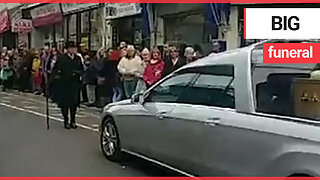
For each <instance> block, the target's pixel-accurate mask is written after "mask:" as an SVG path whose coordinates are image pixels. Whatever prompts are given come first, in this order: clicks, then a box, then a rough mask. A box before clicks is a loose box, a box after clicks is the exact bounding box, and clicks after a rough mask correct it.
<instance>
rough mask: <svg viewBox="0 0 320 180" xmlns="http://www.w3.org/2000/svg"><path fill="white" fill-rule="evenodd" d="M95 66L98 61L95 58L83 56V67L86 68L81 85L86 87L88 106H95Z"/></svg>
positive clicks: (96, 75)
mask: <svg viewBox="0 0 320 180" xmlns="http://www.w3.org/2000/svg"><path fill="white" fill-rule="evenodd" d="M97 64H98V61H97V60H96V59H95V58H93V57H90V56H89V55H86V56H84V65H85V67H86V68H85V71H84V74H83V84H84V85H85V86H86V92H87V97H88V104H87V105H88V106H95V103H96V84H97V78H98V69H97V68H98V67H97V66H98V65H97Z"/></svg>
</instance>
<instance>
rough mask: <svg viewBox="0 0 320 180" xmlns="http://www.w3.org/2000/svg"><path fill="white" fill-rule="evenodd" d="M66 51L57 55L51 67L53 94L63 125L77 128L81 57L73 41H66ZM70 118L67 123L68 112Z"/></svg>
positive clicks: (81, 67) (81, 68)
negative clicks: (59, 109)
mask: <svg viewBox="0 0 320 180" xmlns="http://www.w3.org/2000/svg"><path fill="white" fill-rule="evenodd" d="M66 48H67V53H66V54H63V55H60V56H58V58H57V62H56V64H55V66H54V68H53V78H54V80H55V81H56V82H55V83H56V86H57V88H56V91H55V92H53V93H56V94H55V95H54V97H55V101H56V102H57V104H58V107H59V108H61V112H62V115H63V118H64V127H65V128H66V129H70V127H71V128H74V129H75V128H77V126H76V122H75V116H76V111H77V107H78V106H79V103H80V88H81V75H82V73H83V66H82V62H81V58H80V57H79V56H77V55H76V52H77V47H76V46H75V43H74V42H72V41H71V42H67V44H66ZM69 111H70V120H71V123H70V124H69V117H68V114H69Z"/></svg>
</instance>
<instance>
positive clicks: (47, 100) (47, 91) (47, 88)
mask: <svg viewBox="0 0 320 180" xmlns="http://www.w3.org/2000/svg"><path fill="white" fill-rule="evenodd" d="M46 114H47V130H49V129H50V123H49V120H50V118H49V82H48V80H46Z"/></svg>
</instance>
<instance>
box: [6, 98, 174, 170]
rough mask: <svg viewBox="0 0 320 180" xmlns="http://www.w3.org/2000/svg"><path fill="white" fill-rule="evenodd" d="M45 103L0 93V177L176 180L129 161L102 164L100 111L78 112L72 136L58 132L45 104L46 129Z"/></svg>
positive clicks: (54, 109)
mask: <svg viewBox="0 0 320 180" xmlns="http://www.w3.org/2000/svg"><path fill="white" fill-rule="evenodd" d="M44 102H45V101H44V98H43V97H41V96H35V95H33V94H20V93H17V92H11V93H2V92H1V93H0V147H1V148H0V149H1V151H0V162H1V163H0V176H179V174H177V173H174V172H171V171H169V170H166V169H164V168H161V167H159V166H156V165H153V164H151V163H149V162H146V161H144V160H140V159H137V158H135V157H132V156H128V157H127V160H126V161H125V162H123V163H122V164H119V163H112V162H110V161H108V160H106V159H105V158H104V156H103V155H102V153H101V151H100V148H99V133H98V132H97V128H98V127H97V124H99V121H100V120H99V110H98V109H94V108H91V109H88V108H81V109H80V112H79V113H78V114H79V115H78V117H77V120H78V123H80V124H81V125H80V126H81V127H78V129H76V130H66V129H64V128H63V126H62V123H61V122H60V121H62V119H61V115H60V114H59V110H58V108H57V107H56V106H55V105H54V104H50V110H51V111H50V117H51V121H50V125H51V127H50V130H47V129H46V119H45V106H44V105H45V104H44Z"/></svg>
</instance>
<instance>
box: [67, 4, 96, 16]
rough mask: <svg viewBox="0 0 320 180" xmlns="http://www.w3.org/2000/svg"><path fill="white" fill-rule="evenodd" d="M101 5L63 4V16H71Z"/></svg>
mask: <svg viewBox="0 0 320 180" xmlns="http://www.w3.org/2000/svg"><path fill="white" fill-rule="evenodd" d="M98 6H99V3H61V8H62V12H63V14H70V13H75V12H79V11H83V10H86V9H91V8H95V7H98Z"/></svg>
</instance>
